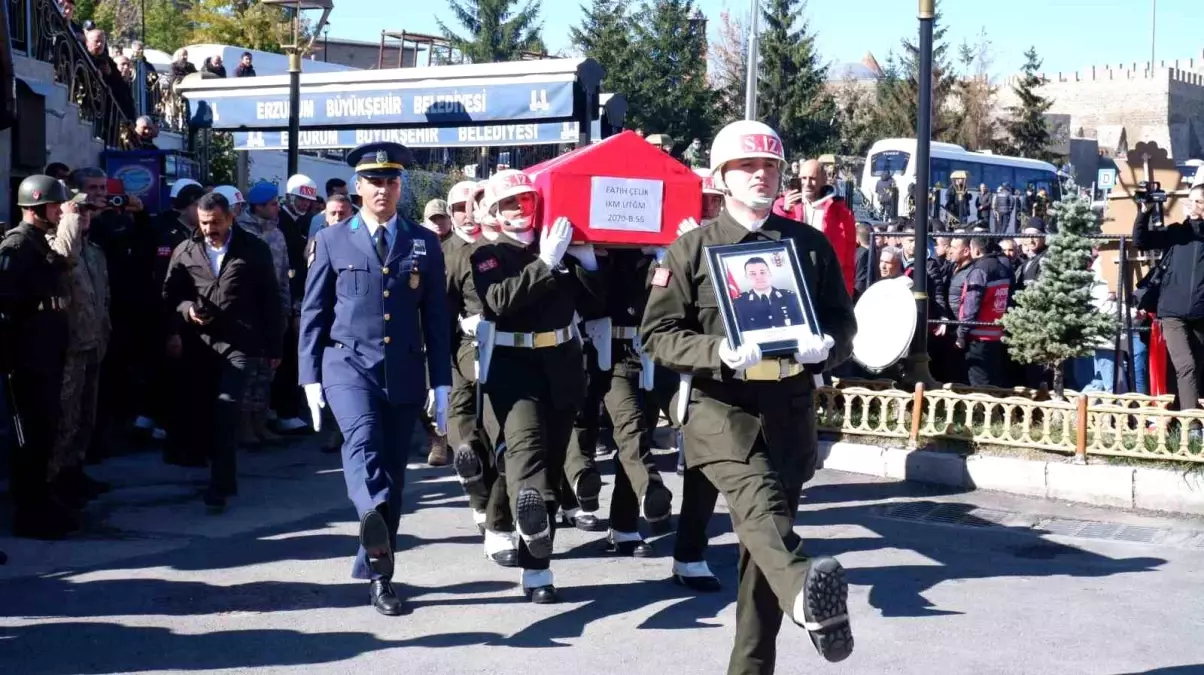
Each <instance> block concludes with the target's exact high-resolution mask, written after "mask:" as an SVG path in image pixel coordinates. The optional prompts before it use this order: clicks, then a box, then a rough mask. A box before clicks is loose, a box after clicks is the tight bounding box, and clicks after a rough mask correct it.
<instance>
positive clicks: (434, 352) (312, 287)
mask: <svg viewBox="0 0 1204 675" xmlns="http://www.w3.org/2000/svg"><path fill="white" fill-rule="evenodd" d="M348 163H349V164H350V165H351V166H353V167H355V171H356V179H355V189H356V192H358V193H359V195H360V196H361V197H362V198H363V210H361V211H360V212H359V213H358V214H356V215H355V216H352V217H351V218H350V219H348V220H347V221H345V222H342V223H339V224H337V225H332V226H330V227H327V228H325V229H323V230H321V231H319V232H318V235H317V238H316V241H315V244H314V246H313V249H312V253H310V255H309V271H308V275H307V278H306V282H305V299H304V301H303V302H302V305H301V322H300V344H299V349H298V353H299V359H298V360H299V365H300V368H299V373H300V383H301V386H302V387H303V389H304V391H305V398H306V400H307V402H308V403H309V408H310V413H311V418H312V419H313V421H314V430H315V431H320V430H321V429H320V427H321V420H322V408H323V407H325V405H326V403H327V402H328V401H329V403H330V408H331V410H332V411H333V412H334V417H335V420H336V421H337V422H338V425H339V429H340V430H341V431H342V433H343V438H344V441H343V449H342V457H343V477H344V480H345V481H346V483H347V494H348V496H349V497H350V498H351V501H352V502H353V503H354V504H355V508H356V511H357V512H358V514H359V517H360V548H359V552H358V554H357V556H356V560H355V564H354V566H353V568H352V576H353V577H355V578H357V579H367V580H369V582H370V583H369V597H370V599H371V603H372V605H373V606H374V607H375V608H376V610H377V611H378V612H380V613H381V614H385V615H387V616H397V615H399V614H401V613H402V604H401V600H400V599H399V598H398V597H397V594H396V592H395V591H394V590H393V586H392V584H391V579H392V578H393V551H394V546H395V541H396V538H397V525H398V519H399V517H400V515H401V489H402V485H403V484H404V482H405V468H406V459H407V457H408V456H409V454H410V452H411V451H412V450H413V447H412V446H413V438H414V433H413V432H414V425H415V422H416V420H417V418H418V414H419V411H420V410H421V409H422V407H423V405H424V404H425V403H426V392H427V381H428V376H429V381H430V386H431V387H432V388H433V389H434V392H435V425H436V428H437V429H438V430H439V431H440V432H441V433H446V430H447V400H448V394H449V391H450V389H451V351H450V349H451V348H450V345H449V342H450V339H449V337H450V336H449V335H448V330H447V327H448V326H449V325H450V321H451V318H450V317H449V316H448V308H447V296H446V285H445V281H444V264H443V253H442V251H441V250H440V248H439V238H438V237H437V236H435V234H434V233H432V232H430V231H429V230H427V229H425V228H423V227H422V226H420V225H417V224H415V223H412V222H410V221H408V220H407V219H405V218H403V217H401V216H399V215H398V214H397V202H398V201H399V200H400V198H401V173H402V171H403V170H404V167H405V166H406V165H407V164H409V163H410V152H409V150H407V149H406V148H405V146H402V145H400V144H397V143H369V144H366V145H362V146H360V147H358V148H356V149H355V150H353V151H352V152H351V154H350V155H348ZM424 371H425V372H424Z"/></svg>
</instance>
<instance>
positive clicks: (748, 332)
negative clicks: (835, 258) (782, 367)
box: [706, 239, 823, 356]
mask: <svg viewBox="0 0 1204 675" xmlns="http://www.w3.org/2000/svg"><path fill="white" fill-rule="evenodd" d="M706 253H707V264H708V265H709V267H710V272H711V281H712V283H714V284H715V296H716V297H717V298H719V305H720V310H721V313H722V314H723V326H724V329H725V331H726V332H727V340H728V343H729V344H731V345H732V347H733V348H736V347H739V346H740V345H742V344H744V343H745V342H750V341H751V342H755V343H756V344H758V345H760V346H761V353H762V354H765V355H767V356H785V355H789V354H793V353H794V352H796V351H797V350H798V344H799V340H800V339H802V338H804V337H806V336H808V335H816V336H820V337H822V336H823V331H822V330H821V328H820V326H819V322H818V321H817V320H816V318H815V308H814V306H813V304H812V301H811V290H810V289H809V288H808V287H807V280H806V278H804V277H803V273H802V267H801V266H800V265H799V257H798V251H797V250H796V249H795V246H794V240H792V239H785V240H782V241H754V242H747V243H743V244H729V245H726V246H708V247H707V248H706Z"/></svg>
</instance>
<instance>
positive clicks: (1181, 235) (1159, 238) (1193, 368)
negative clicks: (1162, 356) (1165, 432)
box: [1133, 185, 1204, 436]
mask: <svg viewBox="0 0 1204 675" xmlns="http://www.w3.org/2000/svg"><path fill="white" fill-rule="evenodd" d="M1185 211H1186V215H1187V218H1185V219H1184V221H1183V222H1181V223H1175V224H1173V225H1169V226H1167V227H1165V228H1159V229H1150V216H1151V214H1152V213H1153V212H1154V206H1153V204H1148V203H1147V204H1144V205H1143V206H1142V208H1141V210H1140V211H1139V212H1138V214H1137V221H1136V222H1135V223H1133V245H1134V246H1136V247H1137V248H1138V249H1141V250H1143V251H1149V250H1159V251H1162V255H1163V256H1170V259H1169V260H1167V261H1166V272H1165V273H1164V274H1163V276H1162V284H1161V287H1160V289H1159V292H1158V311H1157V312H1156V314H1157V316H1158V319H1159V320H1161V321H1162V334H1163V335H1164V336H1165V337H1166V349H1167V351H1168V352H1169V354H1170V359H1171V363H1172V364H1173V365H1174V367H1175V379H1176V380H1177V382H1178V389H1179V409H1180V410H1191V409H1193V408H1198V407H1200V403H1199V402H1200V396H1201V393H1202V392H1201V387H1200V372H1201V371H1202V370H1204V363H1201V362H1202V361H1204V273H1202V272H1201V271H1200V270H1202V269H1204V185H1197V186H1196V187H1194V188H1192V190H1191V192H1189V193H1188V196H1187V205H1186V207H1185ZM1192 434H1193V435H1196V436H1199V434H1200V430H1199V429H1194V430H1192Z"/></svg>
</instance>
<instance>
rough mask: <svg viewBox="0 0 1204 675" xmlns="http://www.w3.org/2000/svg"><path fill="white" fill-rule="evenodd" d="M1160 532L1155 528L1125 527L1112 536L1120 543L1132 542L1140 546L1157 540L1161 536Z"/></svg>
mask: <svg viewBox="0 0 1204 675" xmlns="http://www.w3.org/2000/svg"><path fill="white" fill-rule="evenodd" d="M1162 532H1163V530H1160V529H1158V528H1156V527H1140V526H1137V525H1127V526H1125V527H1123V528H1121V530H1120V531H1119V532H1117V533H1116V534H1115V535H1113V538H1114V539H1119V540H1120V541H1133V542H1137V543H1140V544H1148V543H1150V542H1152V541H1154V540H1155V539H1157V538H1158V535H1160V534H1162Z"/></svg>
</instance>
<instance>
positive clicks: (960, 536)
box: [0, 444, 1204, 675]
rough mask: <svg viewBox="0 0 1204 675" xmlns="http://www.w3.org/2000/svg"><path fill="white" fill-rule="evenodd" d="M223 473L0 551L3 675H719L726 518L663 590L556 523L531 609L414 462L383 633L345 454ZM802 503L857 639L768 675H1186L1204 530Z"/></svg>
mask: <svg viewBox="0 0 1204 675" xmlns="http://www.w3.org/2000/svg"><path fill="white" fill-rule="evenodd" d="M662 459H664V460H665V461H664V466H665V468H666V469H667V471H666V474H665V475H666V478H667V483H668V484H669V486H670V487H671V488H672V489H673V490H674V492H675V493H676V494H677V495H678V496H679V497H680V480H679V479H678V478H677V476H675V475H673V474H672V472H671V457H669V456H665V457H663V458H662ZM241 460H242V465H241V467H240V473H241V478H240V481H241V484H240V493H241V495H242V496H241V497H239V498H237V499H236V500H235V501H234V502H233V504H232V507H231V509H230V510H229V511H228V512H227V513H225V514H223V515H220V516H209V515H206V514H205V512H204V510H203V508H202V507H201V505H200V503H199V501H198V499H197V494H198V492H199V489H200V488H201V486H202V485H203V479H204V476H205V474H204V472H203V471H197V470H188V469H180V468H175V467H169V466H164V465H162V464H161V463H160V462H159V461H158V458H157V456H155V455H153V454H142V455H131V456H125V457H121V458H117V459H114V460H110V461H109V462H106V463H105V464H103V465H101V466H99V467H96V468H95V471H94V473H95V475H97V476H98V477H102V478H104V479H107V480H111V481H113V482H114V483H115V484H117V486H118V489H117V490H116V491H114V492H113V493H111V494H110V495H107V496H105V497H104V498H102V499H101V500H100V501H98V502H96V503H94V504H93V505H92V506H90V507H89V511H88V512H87V515H88V525H87V528H86V532H85V533H84V535H83V536H81V537H78V538H76V539H73V540H71V541H67V542H58V543H41V542H29V541H18V540H14V539H11V538H6V537H0V550H5V551H7V552H8V553H9V555H10V557H11V558H12V559H11V560H10V562H9V564H8V565H6V566H3V567H0V673H5V674H13V675H41V674H50V675H83V674H93V673H194V672H219V671H220V672H223V673H256V674H264V675H266V674H272V673H306V674H307V675H309V674H327V673H355V674H357V675H371V674H375V673H381V674H386V673H388V674H390V675H393V674H399V673H400V674H404V675H423V674H426V673H439V674H457V675H458V674H471V673H488V674H499V675H501V674H510V673H513V674H515V675H531V674H532V673H549V674H551V673H557V674H560V673H572V674H574V675H588V674H593V673H598V674H605V675H614V674H615V673H622V674H623V675H653V674H656V675H660V674H663V673H679V672H680V673H722V672H724V670H725V667H726V663H727V655H728V650H729V648H730V646H731V641H732V636H733V630H734V610H735V604H734V603H735V599H734V586H735V561H736V545H735V537H734V535H732V533H731V529H730V522H729V520H728V517H727V515H726V512H724V511H723V510H722V503H721V504H720V509H721V510H720V512H719V513H717V514H716V516H715V518H714V520H713V521H712V523H711V532H712V535H713V537H712V539H711V542H712V544H711V549H710V552H709V555H708V557H709V560H710V563H711V566H712V569H714V570H715V571H716V573H717V574H718V575H719V576H720V577H721V578H722V580H723V582H724V583H725V585H726V587H725V590H724V591H723V592H722V593H719V594H715V595H703V596H692V595H690V594H689V593H687V592H686V591H685V590H684V589H682V588H679V587H677V586H675V585H674V584H672V583H671V582H669V581H668V580H667V579H668V577H669V569H670V564H671V560H670V555H669V554H670V552H671V549H672V536H671V535H670V536H668V537H664V538H661V539H660V540H658V541H657V543H656V545H657V550H658V552H659V553H660V557H657V558H651V559H646V560H634V559H620V558H614V557H609V556H607V555H606V554H605V553H603V552H602V551H601V548H600V547H601V540H602V534H601V533H584V532H577V531H575V530H572V531H561V532H559V533H558V537H557V542H556V543H557V546H556V548H557V554H556V557H555V559H554V561H553V570H554V572H555V574H556V582H557V585H558V587H559V588H560V589H561V594H562V597H563V599H564V602H563V603H562V604H560V605H554V606H535V605H531V604H529V603H528V602H527V601H526V600H525V598H523V597H522V594H521V592H520V591H519V589H518V586H517V582H518V573H517V571H515V570H506V569H502V568H499V567H496V566H495V565H494V564H493V563H491V562H489V561H487V560H486V559H485V558H484V556H483V552H482V548H481V544H480V540H479V537H478V535H477V533H476V529H475V527H474V526H473V524H472V519H471V516H470V513H469V511H468V509H467V505H466V500H465V499H464V497H463V495H462V494H461V493H460V489H459V486H458V484H457V483H456V482H455V480H454V478H453V477H452V475H451V472H450V470H449V469H430V468H426V467H425V466H421V465H412V466H411V471H410V474H409V486H408V488H407V490H408V492H407V502H408V509H409V511H410V512H409V514H408V515H407V516H406V517H405V518H404V519H403V521H402V533H403V536H402V542H401V552H400V553H399V555H398V560H397V566H398V569H399V575H398V580H399V581H400V592H401V593H402V595H403V597H404V598H406V600H407V603H408V606H409V610H410V611H409V613H408V614H407V615H406V616H403V617H399V618H392V619H391V618H386V617H382V616H380V615H378V614H377V613H376V612H375V611H373V610H372V609H371V608H369V607H368V606H367V588H366V585H365V584H363V583H362V582H355V581H353V580H351V579H350V578H349V571H350V555H351V554H352V553H353V551H354V548H355V525H354V523H353V515H354V514H353V512H352V509H351V508H350V506H349V503H348V502H347V500H346V497H345V495H344V493H343V482H342V476H341V474H340V472H339V469H338V466H337V458H336V457H332V456H329V455H321V454H319V453H318V452H317V450H316V449H314V448H313V447H312V446H310V445H308V444H304V445H298V446H295V447H291V448H287V449H278V450H274V451H269V452H262V453H257V454H254V455H247V454H244V455H243V456H242V458H241ZM604 466H605V469H606V471H608V472H609V470H610V468H609V467H610V462H609V461H608V462H606V463H605V464H604ZM607 482H608V483H609V477H608V481H607ZM909 505H910V506H909ZM801 510H802V513H800V515H799V518H798V524H799V525H798V527H799V531H800V532H801V533H802V535H803V536H804V537H805V538H806V540H807V547H808V549H809V550H811V551H814V552H816V553H823V554H830V555H836V556H838V557H839V558H840V560H841V561H842V562H843V564H844V565H845V567H846V568H848V570H849V579H850V583H851V590H850V611H851V613H852V617H853V629H854V634H855V636H856V645H857V646H856V651H855V652H854V654H853V656H852V657H851V658H850V659H849V660H848V661H846V662H844V663H842V664H838V665H830V664H827V663H826V662H824V661H823V660H822V659H820V657H819V656H818V655H817V654H816V653H815V652H814V650H813V648H812V647H811V644H810V642H809V640H808V639H807V637H806V635H805V634H804V633H803V631H802V630H801V629H799V628H796V627H794V626H791V625H789V624H787V626H785V627H784V628H783V630H782V634H781V636H780V638H779V641H778V644H779V655H778V669H777V672H778V673H782V674H794V673H799V674H802V673H816V672H832V673H858V674H866V675H874V674H885V673H901V674H911V673H916V674H923V675H936V674H943V673H949V674H957V675H967V674H973V675H988V674H994V673H1007V674H1009V675H1011V674H1024V675H1039V674H1045V673H1049V674H1051V675H1054V674H1056V675H1067V674H1075V673H1084V674H1091V675H1110V674H1121V673H1158V674H1160V675H1171V674H1176V675H1177V674H1180V673H1204V609H1201V605H1202V603H1201V601H1200V599H1201V598H1202V597H1204V521H1200V520H1195V519H1178V518H1166V517H1157V516H1150V515H1139V514H1131V513H1124V512H1118V511H1109V510H1100V509H1086V508H1080V507H1071V506H1067V505H1064V504H1059V503H1055V502H1048V501H1041V500H1032V499H1022V498H1014V497H1009V496H1003V495H995V494H989V493H959V492H951V491H942V490H935V489H931V488H925V487H921V486H915V485H908V484H903V483H895V482H884V481H878V480H874V479H869V478H865V477H861V476H853V475H849V474H840V473H836V472H831V471H823V472H821V473H820V475H819V476H818V477H817V478H816V480H815V481H814V482H813V483H812V484H811V485H810V486H809V487H808V489H807V491H806V493H805V496H804V502H803V506H802V509H801ZM604 513H605V504H604V506H603V514H604ZM1050 531H1055V532H1062V533H1070V534H1050V533H1049V532H1050Z"/></svg>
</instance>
